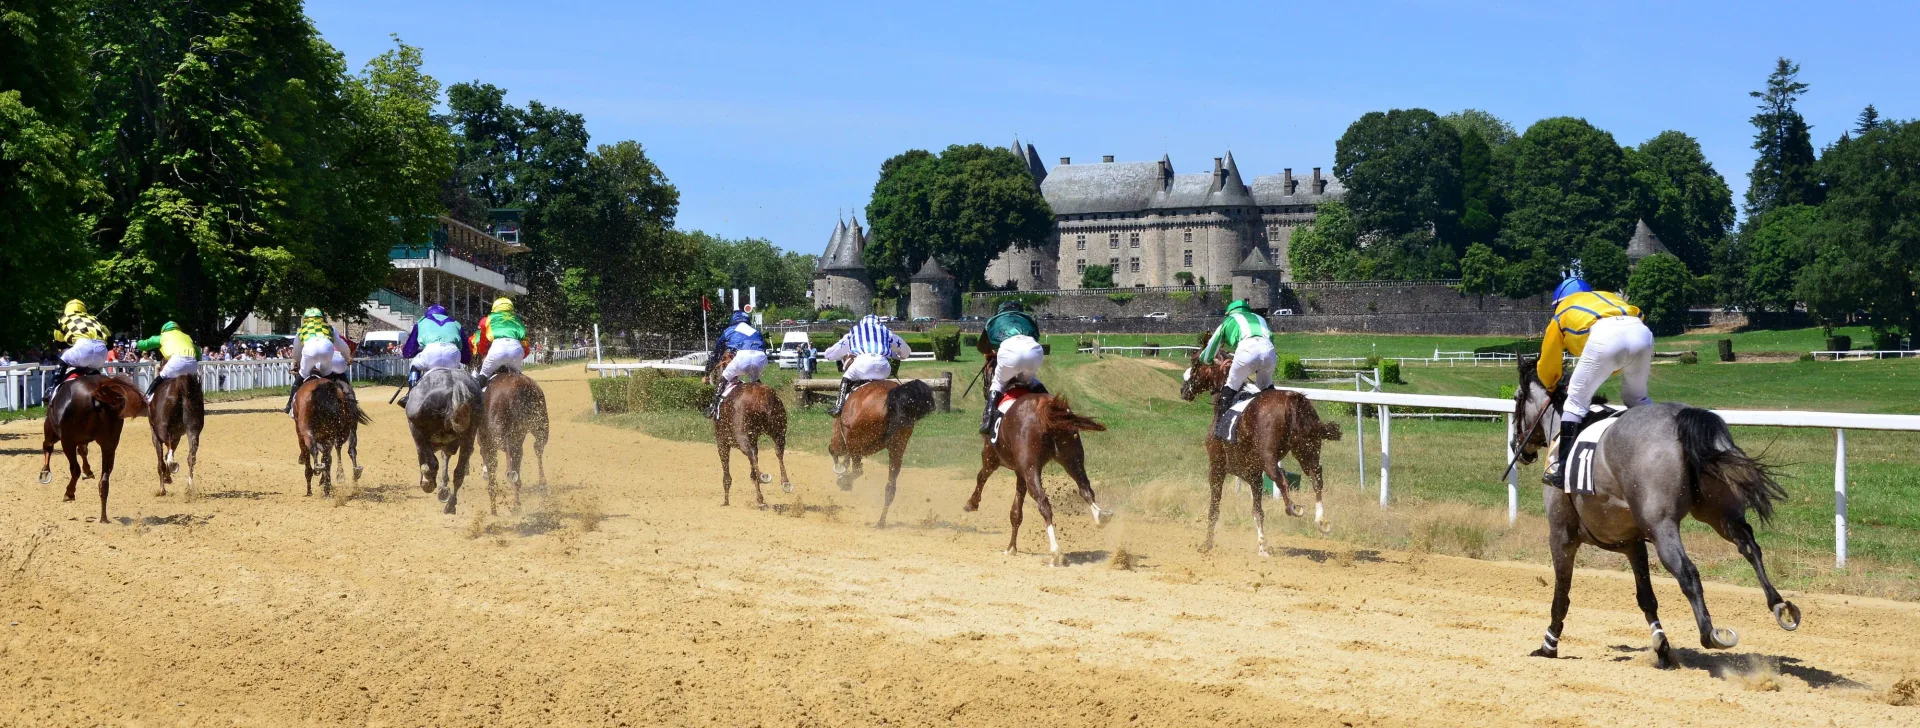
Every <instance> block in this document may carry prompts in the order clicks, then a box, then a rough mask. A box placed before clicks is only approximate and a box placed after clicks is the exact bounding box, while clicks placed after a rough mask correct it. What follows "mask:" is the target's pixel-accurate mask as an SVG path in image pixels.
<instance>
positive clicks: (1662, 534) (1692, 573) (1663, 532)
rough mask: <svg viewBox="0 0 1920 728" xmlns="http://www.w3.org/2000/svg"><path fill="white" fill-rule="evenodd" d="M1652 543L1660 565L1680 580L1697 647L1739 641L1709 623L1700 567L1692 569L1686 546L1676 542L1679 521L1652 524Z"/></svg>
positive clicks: (1726, 645) (1715, 647) (1712, 647)
mask: <svg viewBox="0 0 1920 728" xmlns="http://www.w3.org/2000/svg"><path fill="white" fill-rule="evenodd" d="M1653 545H1654V548H1656V549H1658V550H1659V552H1660V564H1661V565H1662V566H1665V567H1666V568H1667V573H1670V574H1673V578H1674V579H1675V580H1678V581H1679V582H1680V592H1681V593H1683V594H1686V595H1687V602H1688V603H1689V604H1692V605H1693V621H1694V622H1695V623H1696V624H1697V625H1699V627H1700V646H1701V647H1705V648H1707V649H1710V650H1724V649H1729V648H1732V647H1734V646H1736V645H1738V644H1740V635H1739V634H1738V633H1735V632H1734V631H1733V630H1730V629H1716V628H1715V627H1714V626H1713V616H1712V615H1710V614H1708V613H1707V595H1706V591H1705V590H1704V589H1703V588H1702V587H1701V585H1700V570H1699V569H1697V568H1694V565H1693V559H1691V558H1688V557H1687V549H1686V546H1685V545H1684V544H1683V543H1681V541H1680V524H1679V523H1677V522H1674V521H1667V522H1663V523H1660V524H1659V525H1657V526H1655V527H1654V529H1653Z"/></svg>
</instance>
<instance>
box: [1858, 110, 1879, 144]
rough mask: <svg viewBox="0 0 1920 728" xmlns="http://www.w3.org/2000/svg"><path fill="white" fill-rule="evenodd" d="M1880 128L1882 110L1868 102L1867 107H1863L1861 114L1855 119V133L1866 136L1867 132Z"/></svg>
mask: <svg viewBox="0 0 1920 728" xmlns="http://www.w3.org/2000/svg"><path fill="white" fill-rule="evenodd" d="M1878 128H1880V110H1879V109H1876V108H1873V104H1867V108H1864V109H1861V110H1860V116H1859V117H1857V118H1856V119H1855V120H1854V123H1853V134H1854V136H1866V135H1867V132H1870V131H1873V130H1875V129H1878Z"/></svg>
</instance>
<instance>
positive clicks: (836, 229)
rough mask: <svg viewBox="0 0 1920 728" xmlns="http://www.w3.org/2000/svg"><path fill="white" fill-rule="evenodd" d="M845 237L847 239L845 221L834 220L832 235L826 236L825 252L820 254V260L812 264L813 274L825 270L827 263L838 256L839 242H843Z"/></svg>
mask: <svg viewBox="0 0 1920 728" xmlns="http://www.w3.org/2000/svg"><path fill="white" fill-rule="evenodd" d="M846 237H847V221H845V220H835V221H834V223H833V234H832V235H828V236H827V250H826V252H824V253H821V254H820V259H819V260H816V261H814V262H813V269H814V271H815V272H818V271H822V270H826V269H827V262H828V261H831V260H833V257H834V256H835V255H837V254H839V252H840V242H841V241H842V240H845V239H846Z"/></svg>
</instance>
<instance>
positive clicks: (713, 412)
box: [707, 384, 727, 420]
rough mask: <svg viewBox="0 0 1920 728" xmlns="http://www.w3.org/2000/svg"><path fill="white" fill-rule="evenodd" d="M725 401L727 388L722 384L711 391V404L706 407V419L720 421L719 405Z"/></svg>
mask: <svg viewBox="0 0 1920 728" xmlns="http://www.w3.org/2000/svg"><path fill="white" fill-rule="evenodd" d="M726 399H727V386H726V385H724V384H722V385H720V386H719V387H715V388H714V390H713V404H709V405H707V419H710V420H717V419H720V403H721V402H724V401H726Z"/></svg>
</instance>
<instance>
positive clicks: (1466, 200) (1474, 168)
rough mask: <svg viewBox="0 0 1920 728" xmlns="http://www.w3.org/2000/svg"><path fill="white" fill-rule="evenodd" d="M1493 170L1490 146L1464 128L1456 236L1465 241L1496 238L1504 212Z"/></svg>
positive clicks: (1474, 241) (1475, 241)
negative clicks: (1458, 221)
mask: <svg viewBox="0 0 1920 728" xmlns="http://www.w3.org/2000/svg"><path fill="white" fill-rule="evenodd" d="M1494 172H1495V167H1494V159H1493V147H1491V146H1488V143H1487V141H1486V139H1485V138H1483V137H1482V136H1481V135H1480V132H1479V131H1478V130H1476V129H1473V128H1472V127H1468V128H1467V129H1466V130H1465V131H1462V132H1461V133H1460V201H1461V213H1460V239H1462V240H1465V241H1468V242H1469V243H1492V242H1493V241H1494V240H1497V239H1499V237H1500V218H1499V216H1500V215H1501V214H1504V213H1505V212H1506V211H1505V210H1504V209H1502V208H1503V207H1504V205H1503V204H1502V201H1501V199H1500V194H1499V187H1498V186H1497V181H1496V179H1495V176H1494ZM1488 252H1492V249H1491V248H1489V249H1488ZM1463 264H1464V263H1463Z"/></svg>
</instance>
